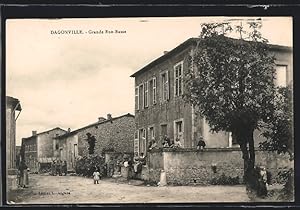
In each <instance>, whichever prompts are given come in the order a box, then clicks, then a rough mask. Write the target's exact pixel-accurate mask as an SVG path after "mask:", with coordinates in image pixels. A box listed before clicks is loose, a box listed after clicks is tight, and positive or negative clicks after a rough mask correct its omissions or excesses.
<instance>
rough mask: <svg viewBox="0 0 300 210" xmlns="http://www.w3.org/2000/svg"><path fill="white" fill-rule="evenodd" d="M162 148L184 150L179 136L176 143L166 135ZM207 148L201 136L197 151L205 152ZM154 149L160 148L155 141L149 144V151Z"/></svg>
mask: <svg viewBox="0 0 300 210" xmlns="http://www.w3.org/2000/svg"><path fill="white" fill-rule="evenodd" d="M162 146H163V148H182V147H183V146H182V143H181V141H180V137H179V136H177V138H176V139H175V142H174V141H171V140H170V138H169V137H168V136H167V135H165V136H164V138H163V141H162ZM205 147H206V144H205V141H204V139H203V137H202V136H200V138H199V141H198V143H197V149H198V150H203V149H204V148H205ZM154 148H158V144H157V143H156V141H155V140H151V141H150V142H149V147H148V149H149V150H152V149H154Z"/></svg>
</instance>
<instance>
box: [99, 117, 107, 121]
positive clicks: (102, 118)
mask: <svg viewBox="0 0 300 210" xmlns="http://www.w3.org/2000/svg"><path fill="white" fill-rule="evenodd" d="M105 120H106V119H105V118H104V117H98V122H103V121H105Z"/></svg>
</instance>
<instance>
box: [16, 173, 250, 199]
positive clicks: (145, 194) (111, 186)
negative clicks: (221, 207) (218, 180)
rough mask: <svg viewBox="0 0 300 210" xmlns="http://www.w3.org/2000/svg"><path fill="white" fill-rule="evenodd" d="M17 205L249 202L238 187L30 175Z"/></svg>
mask: <svg viewBox="0 0 300 210" xmlns="http://www.w3.org/2000/svg"><path fill="white" fill-rule="evenodd" d="M13 197H15V198H16V199H15V200H14V202H15V203H16V204H20V203H22V204H75V203H81V204H83V203H175V202H176V203H187V202H193V203H195V202H249V198H248V197H247V194H246V190H245V187H244V186H242V185H239V186H166V187H157V186H145V185H143V184H142V183H141V182H139V181H130V182H129V183H128V182H127V181H125V182H116V181H115V180H114V179H104V180H101V181H100V184H98V185H96V184H94V183H93V180H92V179H89V178H84V177H79V176H55V177H54V176H49V175H37V174H30V185H29V187H28V188H26V189H20V190H18V193H16V194H15V195H14V196H13Z"/></svg>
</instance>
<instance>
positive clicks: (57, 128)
mask: <svg viewBox="0 0 300 210" xmlns="http://www.w3.org/2000/svg"><path fill="white" fill-rule="evenodd" d="M54 130H62V131H65V132H67V131H66V130H64V129H62V128H60V127H56V128H52V129H50V130H46V131H43V132H41V133H37V134H36V135H34V136H29V137H26V138H23V139H25V140H26V139H31V138H32V137H36V136H38V135H41V134H44V133H48V132H51V131H54Z"/></svg>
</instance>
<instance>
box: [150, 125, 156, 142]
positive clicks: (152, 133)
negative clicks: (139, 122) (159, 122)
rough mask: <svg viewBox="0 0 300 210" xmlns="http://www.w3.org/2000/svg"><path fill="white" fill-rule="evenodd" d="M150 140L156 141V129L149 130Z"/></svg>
mask: <svg viewBox="0 0 300 210" xmlns="http://www.w3.org/2000/svg"><path fill="white" fill-rule="evenodd" d="M149 139H151V140H152V139H155V133H154V127H150V128H149Z"/></svg>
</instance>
